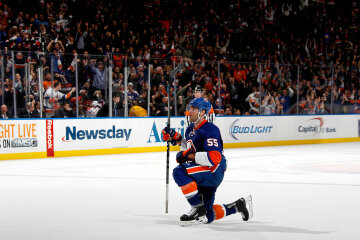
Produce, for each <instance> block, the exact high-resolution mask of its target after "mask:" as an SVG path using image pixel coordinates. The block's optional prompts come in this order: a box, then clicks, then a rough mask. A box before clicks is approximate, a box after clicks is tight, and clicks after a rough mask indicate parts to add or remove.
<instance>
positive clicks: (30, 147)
mask: <svg viewBox="0 0 360 240" xmlns="http://www.w3.org/2000/svg"><path fill="white" fill-rule="evenodd" d="M41 151H45V121H41V120H13V121H9V120H6V121H1V122H0V154H7V153H24V152H41Z"/></svg>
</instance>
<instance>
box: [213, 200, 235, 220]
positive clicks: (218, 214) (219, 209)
mask: <svg viewBox="0 0 360 240" xmlns="http://www.w3.org/2000/svg"><path fill="white" fill-rule="evenodd" d="M213 210H214V220H219V219H221V218H223V217H225V216H229V215H231V214H234V213H236V209H235V207H232V208H228V207H227V206H226V205H225V204H224V205H219V204H215V205H213Z"/></svg>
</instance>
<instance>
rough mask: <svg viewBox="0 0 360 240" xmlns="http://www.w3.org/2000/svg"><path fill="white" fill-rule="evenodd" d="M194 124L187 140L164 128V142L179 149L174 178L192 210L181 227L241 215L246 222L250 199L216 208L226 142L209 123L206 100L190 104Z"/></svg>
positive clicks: (250, 211) (207, 102)
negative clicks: (215, 202)
mask: <svg viewBox="0 0 360 240" xmlns="http://www.w3.org/2000/svg"><path fill="white" fill-rule="evenodd" d="M189 105H190V110H189V117H190V121H191V124H190V125H189V127H188V128H187V129H186V132H185V136H184V137H182V136H181V134H180V133H178V132H176V131H175V130H174V129H171V128H168V127H166V128H164V129H163V131H162V133H163V139H164V140H165V141H167V140H170V141H171V142H172V144H179V145H180V150H181V151H180V152H178V153H177V155H176V161H177V162H178V163H179V165H178V166H177V167H175V168H174V170H173V178H174V180H175V182H176V184H177V185H178V186H179V187H180V188H181V190H182V192H183V194H184V196H185V197H186V199H187V201H188V202H189V204H190V205H191V210H190V211H189V212H188V213H186V214H184V215H182V216H181V217H180V222H181V224H182V225H187V224H194V223H211V222H213V221H214V220H219V219H221V218H223V217H225V216H228V215H231V214H234V213H241V214H242V218H243V220H244V221H247V220H248V219H249V218H251V217H252V200H251V196H249V197H247V199H246V200H245V199H244V198H240V199H238V200H237V201H235V202H233V203H230V204H215V205H214V200H215V193H216V190H217V188H218V187H219V185H220V184H221V182H222V180H223V178H224V174H225V171H226V166H227V164H226V162H227V160H226V158H225V156H224V154H223V141H222V138H221V134H220V130H219V128H218V127H217V126H215V125H214V124H213V123H211V122H208V121H207V120H206V115H207V114H208V113H209V111H210V110H211V104H210V103H209V101H208V100H207V99H204V98H195V99H193V100H192V101H191V102H190V104H189Z"/></svg>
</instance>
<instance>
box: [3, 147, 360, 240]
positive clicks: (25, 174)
mask: <svg viewBox="0 0 360 240" xmlns="http://www.w3.org/2000/svg"><path fill="white" fill-rule="evenodd" d="M175 154H176V153H175V152H172V153H171V161H170V163H171V165H170V168H171V169H172V168H173V167H174V166H176V163H175V160H174V157H175ZM225 155H226V157H227V159H228V171H227V172H226V174H225V178H224V181H223V183H222V184H221V186H220V187H219V189H218V191H217V198H216V203H229V202H232V201H234V200H236V199H237V198H239V197H245V196H247V195H248V194H252V196H253V202H254V218H253V219H252V220H251V221H249V222H243V221H242V218H241V216H240V215H239V214H237V215H231V216H229V217H227V218H224V219H222V220H220V221H217V222H214V223H212V224H205V225H197V226H191V227H181V226H180V224H179V222H178V219H179V216H180V215H181V214H182V213H185V212H187V211H188V210H189V206H188V204H187V202H186V200H185V198H184V197H183V196H182V193H181V191H180V189H179V188H178V187H177V186H176V184H175V183H174V181H173V179H172V177H171V178H170V197H169V213H168V214H165V173H166V172H165V163H166V153H165V152H164V153H141V154H140V153H139V154H122V155H106V156H91V157H89V156H85V157H72V158H53V159H33V160H14V161H0V239H2V240H13V239H21V240H24V239H27V240H28V239H34V240H35V239H36V240H42V239H44V240H57V239H59V240H60V239H62V240H63V239H66V240H69V239H74V240H92V239H94V240H107V239H116V240H120V239H156V240H159V239H160V240H161V239H167V240H168V239H171V240H178V239H179V240H180V239H181V240H184V239H196V240H197V239H208V240H212V239H216V240H220V239H226V240H229V239H244V240H251V239H277V240H279V239H286V240H289V239H307V240H309V239H324V240H325V239H326V240H328V239H359V238H360V237H359V236H360V227H359V222H358V220H359V217H360V210H359V202H360V142H357V143H339V144H321V145H298V146H281V147H264V148H248V149H246V148H242V149H225ZM170 176H171V172H170Z"/></svg>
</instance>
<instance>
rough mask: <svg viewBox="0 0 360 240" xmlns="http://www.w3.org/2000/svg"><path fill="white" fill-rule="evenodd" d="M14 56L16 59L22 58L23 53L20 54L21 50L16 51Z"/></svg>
mask: <svg viewBox="0 0 360 240" xmlns="http://www.w3.org/2000/svg"><path fill="white" fill-rule="evenodd" d="M16 58H17V59H23V58H24V55H23V54H22V52H18V53H16Z"/></svg>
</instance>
